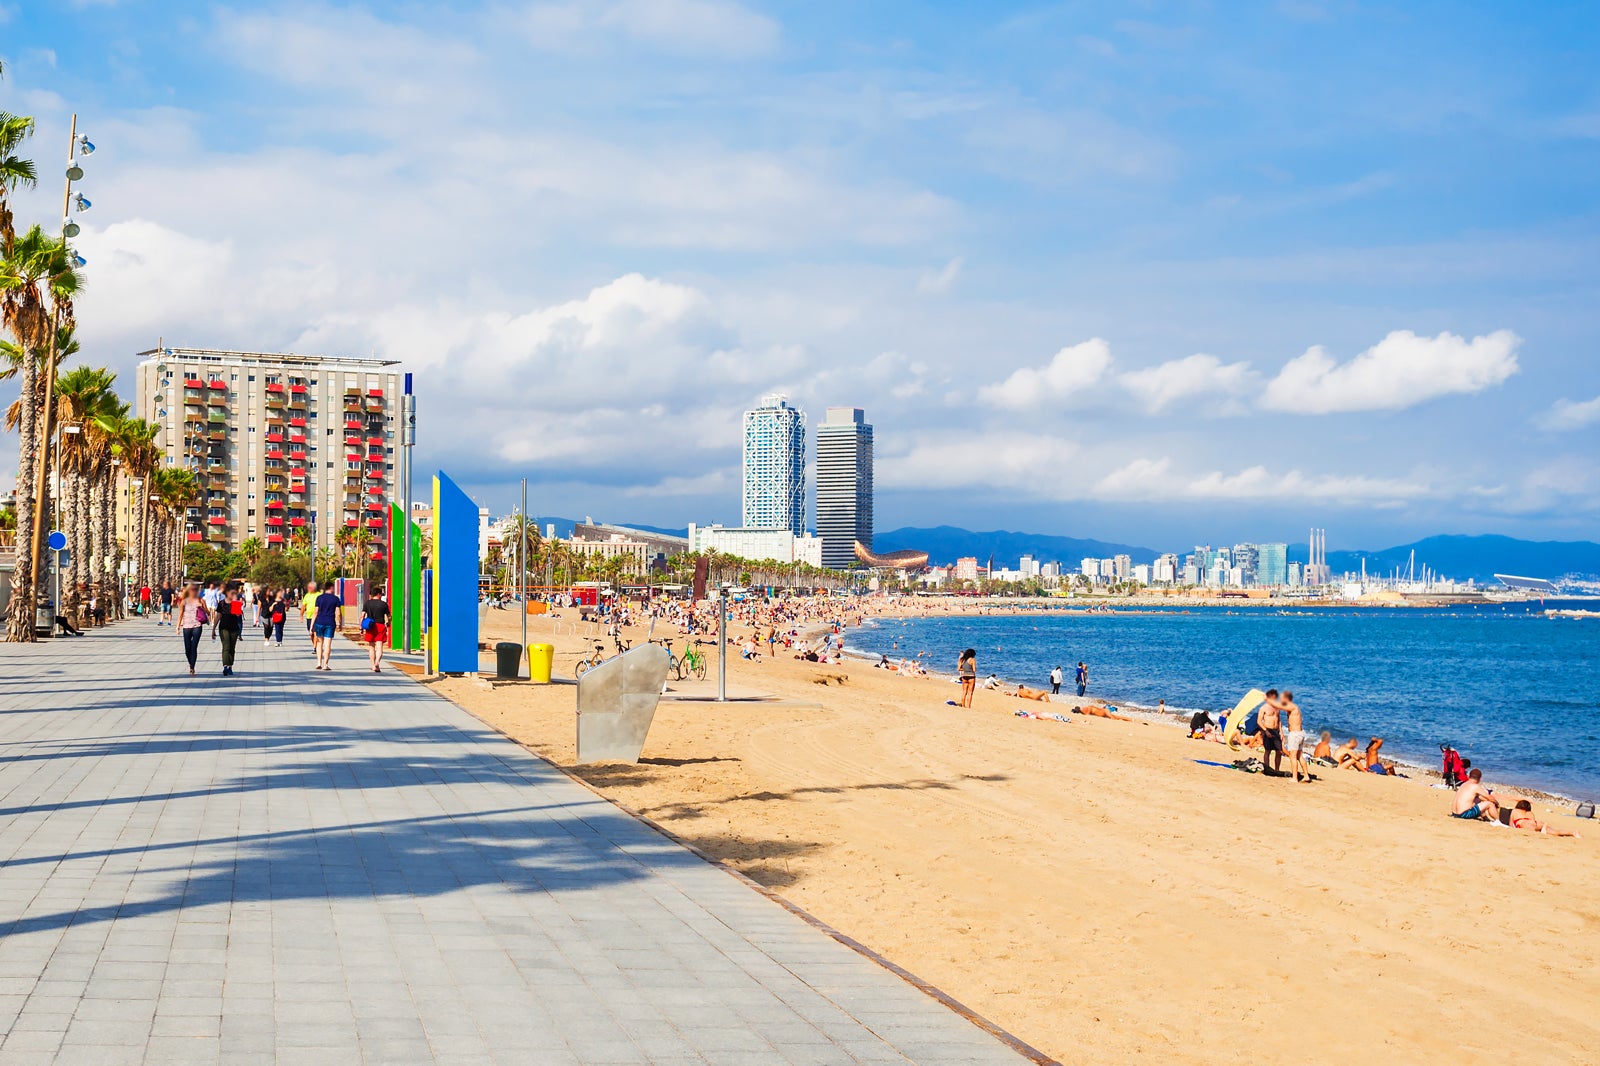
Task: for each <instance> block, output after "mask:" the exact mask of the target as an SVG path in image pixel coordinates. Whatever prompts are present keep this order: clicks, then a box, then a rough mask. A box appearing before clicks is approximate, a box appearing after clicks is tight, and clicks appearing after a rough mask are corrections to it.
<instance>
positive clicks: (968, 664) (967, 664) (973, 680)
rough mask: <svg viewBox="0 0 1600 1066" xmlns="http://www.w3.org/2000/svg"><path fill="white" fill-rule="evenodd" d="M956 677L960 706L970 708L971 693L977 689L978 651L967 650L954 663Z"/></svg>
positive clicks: (974, 649) (973, 649)
mask: <svg viewBox="0 0 1600 1066" xmlns="http://www.w3.org/2000/svg"><path fill="white" fill-rule="evenodd" d="M956 676H957V677H958V678H960V679H961V706H963V707H971V706H972V691H973V689H975V688H977V687H978V650H977V649H976V648H968V649H967V650H966V651H964V652H962V653H961V658H960V659H958V660H957V661H956Z"/></svg>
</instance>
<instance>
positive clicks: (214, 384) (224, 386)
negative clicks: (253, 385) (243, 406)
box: [206, 381, 228, 392]
mask: <svg viewBox="0 0 1600 1066" xmlns="http://www.w3.org/2000/svg"><path fill="white" fill-rule="evenodd" d="M206 387H207V388H209V389H221V390H222V391H223V392H227V391H228V383H227V382H226V381H210V382H207V383H206Z"/></svg>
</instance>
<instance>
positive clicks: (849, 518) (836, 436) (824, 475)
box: [817, 407, 872, 570]
mask: <svg viewBox="0 0 1600 1066" xmlns="http://www.w3.org/2000/svg"><path fill="white" fill-rule="evenodd" d="M817 536H819V537H821V538H822V565H823V566H826V567H829V568H830V569H835V570H843V569H845V568H846V567H848V566H849V565H850V564H851V563H853V562H855V559H856V542H857V541H860V542H861V546H862V547H864V548H871V547H872V427H871V426H869V425H868V424H867V420H866V418H865V416H864V415H863V413H862V411H861V408H859V407H830V408H828V414H827V417H826V418H825V419H824V420H823V422H822V424H821V425H819V426H818V427H817Z"/></svg>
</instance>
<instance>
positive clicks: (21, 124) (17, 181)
mask: <svg viewBox="0 0 1600 1066" xmlns="http://www.w3.org/2000/svg"><path fill="white" fill-rule="evenodd" d="M32 135H33V119H31V118H28V117H26V116H23V115H13V114H11V113H10V112H9V111H0V256H6V255H10V254H11V242H12V240H13V238H15V236H16V229H15V228H14V227H13V225H12V217H11V193H12V192H13V191H14V190H16V189H31V188H33V187H34V186H35V185H37V184H38V183H39V180H38V174H37V173H35V171H34V168H33V160H31V159H24V158H22V157H21V156H20V155H18V154H17V151H18V149H20V148H21V147H22V142H24V141H26V140H27V139H28V138H29V137H31V136H32Z"/></svg>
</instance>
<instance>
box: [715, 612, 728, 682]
mask: <svg viewBox="0 0 1600 1066" xmlns="http://www.w3.org/2000/svg"><path fill="white" fill-rule="evenodd" d="M717 702H718V703H727V702H728V590H727V588H725V587H724V588H720V589H718V590H717Z"/></svg>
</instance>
